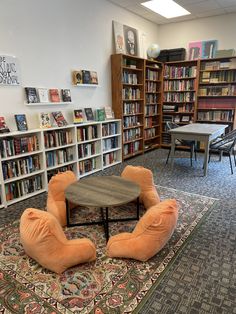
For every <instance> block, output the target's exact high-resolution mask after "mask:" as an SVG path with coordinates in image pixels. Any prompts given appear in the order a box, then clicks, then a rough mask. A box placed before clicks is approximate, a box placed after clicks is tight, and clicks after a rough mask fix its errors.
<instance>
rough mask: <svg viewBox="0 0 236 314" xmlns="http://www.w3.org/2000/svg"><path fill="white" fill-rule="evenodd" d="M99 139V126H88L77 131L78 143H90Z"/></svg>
mask: <svg viewBox="0 0 236 314" xmlns="http://www.w3.org/2000/svg"><path fill="white" fill-rule="evenodd" d="M96 138H98V128H97V125H88V126H83V127H79V128H78V129H77V140H78V142H83V141H89V140H93V139H96Z"/></svg>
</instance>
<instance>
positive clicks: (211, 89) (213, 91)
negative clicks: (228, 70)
mask: <svg viewBox="0 0 236 314" xmlns="http://www.w3.org/2000/svg"><path fill="white" fill-rule="evenodd" d="M198 95H199V96H236V86H235V85H228V86H225V85H221V86H207V87H201V88H200V89H199V91H198Z"/></svg>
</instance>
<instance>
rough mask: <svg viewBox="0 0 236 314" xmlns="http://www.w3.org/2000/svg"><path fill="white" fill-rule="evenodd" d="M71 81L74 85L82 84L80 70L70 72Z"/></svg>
mask: <svg viewBox="0 0 236 314" xmlns="http://www.w3.org/2000/svg"><path fill="white" fill-rule="evenodd" d="M72 81H73V84H74V85H79V84H83V79H82V71H81V70H80V71H73V72H72Z"/></svg>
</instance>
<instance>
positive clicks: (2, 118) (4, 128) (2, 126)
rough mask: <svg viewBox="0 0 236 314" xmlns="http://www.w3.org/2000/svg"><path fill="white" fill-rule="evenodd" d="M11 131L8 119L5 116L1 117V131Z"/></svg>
mask: <svg viewBox="0 0 236 314" xmlns="http://www.w3.org/2000/svg"><path fill="white" fill-rule="evenodd" d="M8 132H10V130H9V128H8V126H7V125H6V121H5V118H4V117H0V133H8Z"/></svg>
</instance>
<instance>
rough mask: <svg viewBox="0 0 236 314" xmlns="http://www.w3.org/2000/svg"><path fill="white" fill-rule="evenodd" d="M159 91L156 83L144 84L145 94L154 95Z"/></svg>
mask: <svg viewBox="0 0 236 314" xmlns="http://www.w3.org/2000/svg"><path fill="white" fill-rule="evenodd" d="M158 90H159V87H158V84H157V83H156V82H152V81H151V82H148V83H147V84H146V92H147V93H156V92H158Z"/></svg>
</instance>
